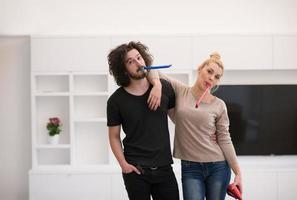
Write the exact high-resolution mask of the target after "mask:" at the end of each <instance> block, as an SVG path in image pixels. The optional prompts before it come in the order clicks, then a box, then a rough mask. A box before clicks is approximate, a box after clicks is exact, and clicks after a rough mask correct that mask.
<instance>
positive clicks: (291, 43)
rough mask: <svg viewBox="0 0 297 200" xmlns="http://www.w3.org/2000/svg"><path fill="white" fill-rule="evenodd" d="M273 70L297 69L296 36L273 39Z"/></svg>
mask: <svg viewBox="0 0 297 200" xmlns="http://www.w3.org/2000/svg"><path fill="white" fill-rule="evenodd" d="M273 67H274V69H297V36H275V37H274V38H273Z"/></svg>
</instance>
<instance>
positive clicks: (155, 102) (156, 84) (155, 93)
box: [147, 70, 162, 110]
mask: <svg viewBox="0 0 297 200" xmlns="http://www.w3.org/2000/svg"><path fill="white" fill-rule="evenodd" d="M147 79H148V81H149V82H150V83H151V84H152V85H153V88H152V90H151V92H150V95H149V98H148V100H147V103H148V104H149V108H150V109H151V110H157V108H158V107H159V106H160V104H161V96H162V84H161V81H160V78H159V74H158V71H157V70H151V71H149V72H148V75H147Z"/></svg>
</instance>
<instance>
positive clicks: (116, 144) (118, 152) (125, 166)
mask: <svg viewBox="0 0 297 200" xmlns="http://www.w3.org/2000/svg"><path fill="white" fill-rule="evenodd" d="M108 133H109V144H110V147H111V150H112V152H113V154H114V156H115V157H116V159H117V160H118V162H119V164H120V166H121V168H122V172H123V173H131V172H133V171H135V172H136V173H137V174H140V172H139V170H138V169H137V168H136V167H135V166H133V165H130V164H129V163H128V162H127V161H126V159H125V156H124V153H123V148H122V142H121V137H120V134H121V126H120V125H119V126H110V127H108Z"/></svg>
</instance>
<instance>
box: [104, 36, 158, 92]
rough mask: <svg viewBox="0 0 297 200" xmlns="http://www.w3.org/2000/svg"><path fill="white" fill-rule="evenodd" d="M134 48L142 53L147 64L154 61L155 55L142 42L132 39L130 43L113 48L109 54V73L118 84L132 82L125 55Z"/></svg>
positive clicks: (126, 84) (122, 84) (123, 85)
mask: <svg viewBox="0 0 297 200" xmlns="http://www.w3.org/2000/svg"><path fill="white" fill-rule="evenodd" d="M132 49H136V50H137V51H138V52H139V53H140V55H141V56H142V58H143V60H144V62H145V65H146V66H150V65H152V63H153V56H152V55H151V54H150V53H149V50H148V47H147V46H145V45H144V44H142V43H141V42H134V41H131V42H129V43H128V44H122V45H119V46H117V47H116V48H114V49H112V50H111V51H110V53H109V54H108V56H107V59H108V66H109V73H110V74H111V75H113V77H114V79H115V81H116V83H117V85H118V86H122V87H127V86H128V85H129V84H130V78H129V76H128V74H127V70H126V66H125V57H126V55H127V53H128V52H129V51H130V50H132Z"/></svg>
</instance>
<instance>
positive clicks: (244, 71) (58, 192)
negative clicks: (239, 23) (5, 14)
mask: <svg viewBox="0 0 297 200" xmlns="http://www.w3.org/2000/svg"><path fill="white" fill-rule="evenodd" d="M131 40H134V41H141V42H143V43H144V44H146V45H147V46H148V47H149V48H150V52H151V53H152V54H153V55H154V57H155V58H156V59H155V60H154V63H155V64H172V65H173V67H172V68H170V69H169V70H162V72H163V73H165V74H167V75H170V76H172V77H175V78H177V79H179V80H181V81H182V82H184V83H186V84H190V85H192V84H193V82H194V81H195V78H196V69H197V65H198V64H200V63H201V62H202V61H203V60H205V58H207V57H208V56H209V53H210V52H212V51H219V52H220V53H221V55H222V58H223V61H224V63H225V66H226V71H225V75H224V79H223V81H222V84H245V83H249V84H263V83H264V84H265V83H266V84H269V83H276V81H279V80H280V79H279V77H280V76H281V75H280V73H281V74H284V75H285V76H286V79H285V81H283V82H280V83H285V84H292V83H296V78H295V77H296V69H297V65H296V63H297V59H296V58H297V57H296V56H295V55H296V52H297V51H294V50H296V41H297V39H296V35H292V36H291V35H274V36H272V35H182V36H179V35H171V36H167V35H163V36H162V35H154V36H150V35H146V36H136V35H135V36H98V37H97V36H78V37H76V36H37V37H32V38H31V70H32V77H31V79H32V80H31V86H32V88H31V92H32V93H31V95H32V98H31V99H32V100H31V102H32V105H31V109H32V114H31V121H32V162H33V164H32V166H33V167H32V170H30V172H29V181H30V200H39V199H43V200H51V199H55V200H64V199H72V200H80V199H86V198H87V199H88V200H97V199H111V200H118V199H128V197H127V194H126V191H125V188H124V184H123V182H122V181H123V180H122V177H121V169H120V167H119V166H118V164H117V161H116V159H115V158H114V156H113V154H112V152H111V150H110V148H109V141H108V130H107V126H106V121H107V120H106V102H107V99H108V97H109V95H110V94H111V93H112V92H113V91H114V90H115V89H116V88H117V86H116V85H115V83H114V80H113V78H112V77H110V76H109V74H108V68H107V67H108V65H107V63H106V61H107V60H106V58H107V57H106V56H107V54H108V50H110V49H111V48H114V47H115V46H116V45H119V44H121V43H124V42H125V43H126V42H128V41H131ZM177 47H178V51H177ZM255 47H257V49H256V50H255ZM239 50H240V54H238V51H239ZM181 52H182V53H181ZM288 58H289V59H288ZM97 70H99V71H97ZM267 74H268V75H267ZM282 80H284V79H282ZM50 117H59V118H60V119H61V121H62V123H63V126H62V132H61V137H60V142H59V144H57V145H52V144H49V143H48V137H49V136H48V132H47V130H46V124H47V122H48V119H49V118H50ZM169 130H170V138H171V145H172V147H173V138H174V124H173V123H172V122H169ZM121 137H124V134H123V133H122V134H121ZM255 159H256V160H255ZM266 160H269V162H270V160H273V162H271V163H269V164H268V165H267V163H266ZM245 161H246V162H245ZM174 162H175V164H177V165H174V170H175V172H176V176H177V180H178V182H179V186H180V191H182V190H181V178H180V176H181V174H180V165H179V164H178V163H179V162H180V161H179V160H177V159H175V160H174ZM240 163H241V164H242V168H243V173H244V174H245V178H244V181H245V182H244V185H246V187H245V188H246V190H245V191H247V192H245V193H244V195H245V198H247V199H265V198H266V199H273V200H278V199H296V193H294V192H293V191H294V187H295V186H296V184H297V182H296V180H297V178H296V177H297V172H296V166H297V163H296V156H293V157H285V158H282V157H275V160H274V158H267V157H265V156H264V157H260V158H259V160H257V158H255V157H251V158H250V159H249V158H246V157H240ZM251 163H255V166H256V167H255V168H254V167H252V166H251ZM279 163H282V164H284V166H283V165H282V166H279V165H278V164H279ZM267 166H269V167H267ZM288 166H289V167H288ZM268 169H269V170H268ZM278 182H280V183H278ZM288 182H290V184H289V186H288V184H286V183H288ZM49 185H50V186H51V187H50V189H49ZM282 185H284V186H286V187H285V188H284V187H282ZM259 186H261V187H259ZM98 188H100V189H98ZM259 188H260V189H261V191H258V190H259ZM263 191H264V192H263ZM265 191H274V192H273V193H272V192H270V193H269V192H265ZM180 194H182V193H180ZM255 194H256V196H255ZM259 194H263V195H268V196H269V197H267V196H263V195H262V196H261V195H260V196H259ZM228 199H230V198H228Z"/></svg>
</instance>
